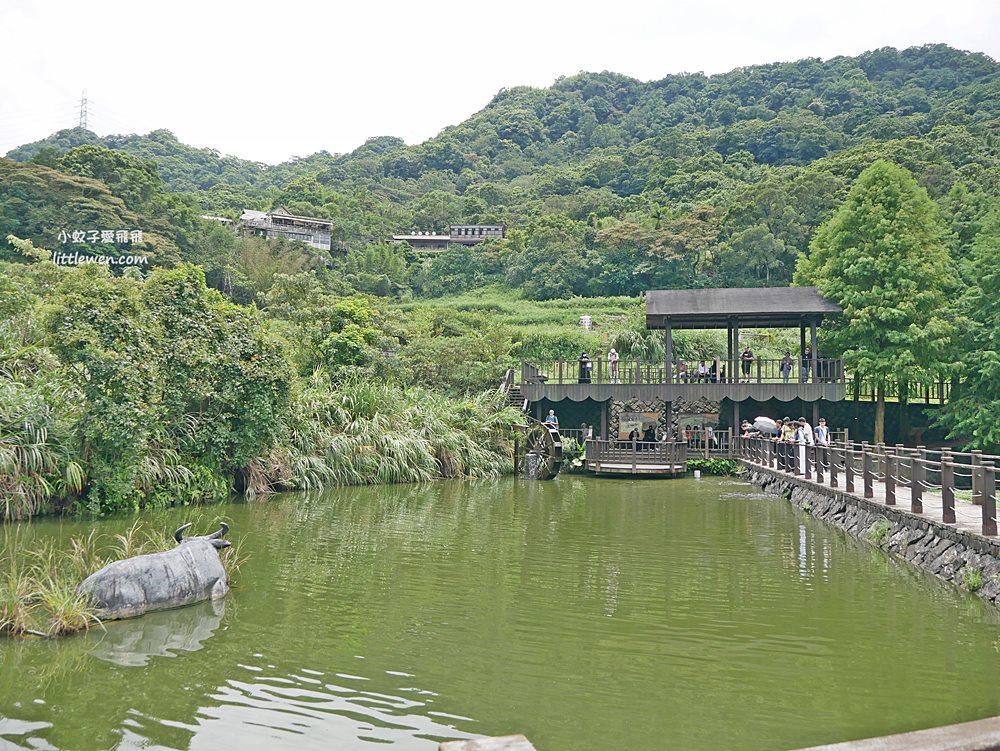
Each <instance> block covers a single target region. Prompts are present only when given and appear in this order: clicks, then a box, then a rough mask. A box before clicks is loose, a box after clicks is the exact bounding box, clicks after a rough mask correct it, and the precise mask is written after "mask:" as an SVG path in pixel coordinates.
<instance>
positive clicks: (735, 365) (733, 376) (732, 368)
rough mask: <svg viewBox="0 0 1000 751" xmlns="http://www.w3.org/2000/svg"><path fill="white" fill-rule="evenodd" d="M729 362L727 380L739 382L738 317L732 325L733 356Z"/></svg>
mask: <svg viewBox="0 0 1000 751" xmlns="http://www.w3.org/2000/svg"><path fill="white" fill-rule="evenodd" d="M730 360H732V362H730V363H729V380H730V382H731V383H739V382H740V373H741V371H740V319H739V318H737V319H736V323H735V324H734V325H733V356H732V357H731V358H730Z"/></svg>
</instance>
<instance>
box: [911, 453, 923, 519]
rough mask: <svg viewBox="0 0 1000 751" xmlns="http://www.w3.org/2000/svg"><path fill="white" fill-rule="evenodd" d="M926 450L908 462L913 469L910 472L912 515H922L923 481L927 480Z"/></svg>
mask: <svg viewBox="0 0 1000 751" xmlns="http://www.w3.org/2000/svg"><path fill="white" fill-rule="evenodd" d="M926 456H927V450H926V449H923V450H921V452H920V455H918V456H914V457H913V459H911V460H910V461H911V462H912V463H913V465H912V466H913V468H912V469H911V470H910V511H911V512H912V513H914V514H922V513H924V480H925V479H926V478H927V460H926Z"/></svg>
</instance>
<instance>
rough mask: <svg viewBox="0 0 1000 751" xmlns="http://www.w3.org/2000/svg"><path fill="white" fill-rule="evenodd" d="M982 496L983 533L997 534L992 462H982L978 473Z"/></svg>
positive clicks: (993, 535) (995, 469)
mask: <svg viewBox="0 0 1000 751" xmlns="http://www.w3.org/2000/svg"><path fill="white" fill-rule="evenodd" d="M980 489H981V491H982V498H983V534H984V535H988V536H990V537H996V534H997V468H996V467H995V466H994V464H993V462H983V463H982V468H981V474H980Z"/></svg>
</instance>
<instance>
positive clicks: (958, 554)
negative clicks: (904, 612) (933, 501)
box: [741, 460, 1000, 605]
mask: <svg viewBox="0 0 1000 751" xmlns="http://www.w3.org/2000/svg"><path fill="white" fill-rule="evenodd" d="M741 463H742V464H743V465H744V472H743V476H744V478H745V479H746V480H747V481H748V482H750V483H752V484H754V485H757V486H758V487H760V488H762V489H763V490H765V491H766V492H768V493H772V494H774V495H779V496H781V497H783V498H786V499H788V500H789V501H791V503H792V505H793V506H795V507H797V508H799V509H801V510H802V511H805V512H807V513H809V514H812V515H813V516H815V517H816V518H817V519H822V520H823V521H825V522H827V523H828V524H832V525H833V526H835V527H839V528H840V529H842V530H844V531H845V532H848V533H849V534H852V535H854V536H855V537H858V538H860V539H862V540H865V541H866V542H869V543H871V544H872V545H875V546H876V547H879V548H881V549H882V550H885V551H886V552H888V553H890V554H892V555H895V556H897V557H899V558H903V559H905V560H907V561H909V562H910V563H912V564H914V565H916V566H920V567H921V568H923V569H924V570H926V571H929V572H930V573H932V574H934V575H935V576H936V577H938V578H939V579H944V580H945V581H947V582H950V583H951V584H954V585H955V586H957V587H961V588H963V589H966V590H968V591H972V592H975V594H977V595H978V596H979V597H981V598H983V599H984V600H986V601H987V602H991V603H994V604H996V605H1000V544H998V542H997V541H996V540H992V539H989V538H987V537H983V536H981V535H977V534H973V533H970V532H964V531H961V530H958V529H955V528H954V527H952V526H949V525H946V524H944V523H942V522H939V521H934V520H932V519H927V518H925V517H923V516H921V515H919V514H912V513H910V512H909V511H905V510H903V509H900V508H890V507H887V506H883V505H882V504H880V503H873V502H872V501H866V500H865V499H863V498H860V497H858V496H856V495H852V494H849V493H845V492H843V491H840V490H837V489H836V488H829V487H823V486H820V485H816V484H814V483H811V482H808V481H805V480H802V479H799V478H796V477H788V476H786V475H784V474H780V473H777V472H775V471H773V470H767V469H764V468H762V467H758V466H756V465H753V464H749V463H747V462H745V461H742V460H741ZM979 582H981V584H979V585H978V588H977V583H979Z"/></svg>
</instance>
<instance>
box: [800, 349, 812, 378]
mask: <svg viewBox="0 0 1000 751" xmlns="http://www.w3.org/2000/svg"><path fill="white" fill-rule="evenodd" d="M811 366H812V351H811V350H810V349H809V347H806V351H805V352H803V353H802V383H809V368H810V367H811Z"/></svg>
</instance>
